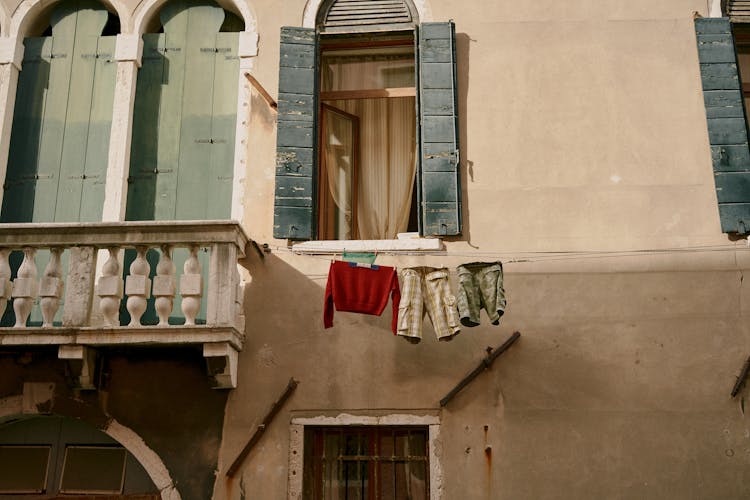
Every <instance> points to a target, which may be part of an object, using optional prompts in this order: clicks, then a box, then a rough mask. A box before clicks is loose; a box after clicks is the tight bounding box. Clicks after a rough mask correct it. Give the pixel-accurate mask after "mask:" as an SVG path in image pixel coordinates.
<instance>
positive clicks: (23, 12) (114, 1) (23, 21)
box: [3, 0, 130, 38]
mask: <svg viewBox="0 0 750 500" xmlns="http://www.w3.org/2000/svg"><path fill="white" fill-rule="evenodd" d="M58 1H59V0H56V1H49V0H24V1H23V2H21V3H20V4H19V5H18V7H16V10H15V11H14V12H13V13H12V15H11V18H10V29H9V33H8V35H9V36H18V37H20V38H23V37H25V36H26V30H27V29H28V26H29V25H30V24H33V23H32V22H31V21H32V19H33V18H35V17H36V16H37V15H39V13H40V12H41V11H42V10H44V9H46V8H47V7H49V6H50V5H51V4H55V3H57V2H58ZM100 1H101V2H102V4H104V5H105V6H107V7H109V8H110V9H111V10H114V11H115V13H116V14H117V17H118V18H120V26H121V28H122V31H123V32H127V30H126V26H127V25H128V24H129V20H130V17H129V16H128V12H130V9H129V8H128V7H127V6H126V5H125V4H124V3H123V2H122V1H121V0H100ZM3 34H5V33H3Z"/></svg>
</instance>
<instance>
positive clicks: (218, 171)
mask: <svg viewBox="0 0 750 500" xmlns="http://www.w3.org/2000/svg"><path fill="white" fill-rule="evenodd" d="M159 20H160V22H161V29H160V30H159V32H157V33H146V34H144V35H143V58H142V65H141V68H140V70H139V71H138V81H137V84H136V95H135V107H134V111H133V136H132V147H131V155H130V172H129V176H128V197H127V205H126V214H125V218H126V220H212V219H229V217H230V214H231V200H232V181H233V172H234V149H235V133H236V127H237V89H238V78H239V57H238V54H237V50H238V47H239V32H240V31H242V30H244V25H243V23H242V20H241V19H240V18H238V17H237V16H235V15H234V14H232V13H230V12H227V11H225V10H224V9H222V8H221V7H219V6H218V5H217V4H215V3H213V2H210V1H209V2H205V1H204V2H189V1H185V0H176V1H171V2H168V3H167V4H165V6H164V7H163V8H162V9H161V11H160V13H159ZM187 257H188V252H187V250H186V249H184V248H179V249H175V250H174V252H173V255H172V259H173V261H174V264H175V267H176V270H177V278H178V279H179V277H180V275H181V274H182V272H183V265H184V262H185V260H186V259H187ZM147 258H148V259H149V262H150V263H151V270H152V273H153V272H154V271H155V269H156V264H157V263H158V261H159V252H158V251H157V250H155V249H151V250H150V251H149V252H148V254H147ZM198 258H199V260H200V263H201V267H202V274H203V283H204V287H205V286H206V284H207V283H208V268H209V262H208V253H207V252H205V251H200V252H199V253H198ZM134 259H135V252H134V251H132V250H128V251H126V252H125V265H124V269H125V270H127V269H128V268H129V266H130V264H131V263H132V262H133V260H134ZM152 278H153V276H152ZM204 297H205V290H204ZM180 307H181V302H180V298H179V297H178V298H177V299H176V300H175V304H174V308H173V314H174V315H173V316H172V317H170V321H173V322H174V323H176V324H181V323H182V322H183V320H184V318H183V317H182V313H181V312H178V311H181V309H180ZM206 307H207V301H206V300H202V301H201V311H200V312H199V314H198V318H197V321H198V323H202V322H205V317H206ZM121 320H122V321H124V322H125V323H127V322H128V321H129V314H128V312H127V310H126V309H125V307H124V301H123V307H121ZM142 321H143V323H144V324H156V323H157V322H158V318H157V316H156V312H155V310H154V299H153V298H151V299H150V300H149V302H148V305H147V309H146V312H145V313H144V315H143V317H142Z"/></svg>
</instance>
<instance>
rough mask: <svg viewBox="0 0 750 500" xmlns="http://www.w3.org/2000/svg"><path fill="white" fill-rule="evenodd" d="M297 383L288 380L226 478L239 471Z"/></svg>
mask: <svg viewBox="0 0 750 500" xmlns="http://www.w3.org/2000/svg"><path fill="white" fill-rule="evenodd" d="M297 384H298V382H297V381H296V380H294V378H290V379H289V384H287V386H286V389H284V393H283V394H282V395H281V396H280V397H279V399H277V400H276V402H275V403H274V404H273V406H271V409H270V410H269V411H268V413H267V414H266V416H265V418H264V419H263V422H261V424H260V425H259V426H258V428H257V429H255V432H254V433H253V435H252V437H251V438H250V441H248V442H247V444H246V445H245V447H244V448H242V451H241V452H240V454H239V455H238V456H237V458H235V459H234V462H232V465H231V466H230V467H229V469H228V470H227V477H232V476H234V475H235V474H236V473H237V471H238V470H239V468H240V466H241V465H242V462H243V461H244V460H245V458H246V457H247V456H248V455H249V454H250V450H252V449H253V447H254V446H255V445H256V444H258V441H260V438H261V436H262V435H263V433H264V432H266V429H267V428H268V425H269V424H270V423H271V420H273V417H275V416H276V414H277V413H278V412H279V410H280V409H281V407H282V406H284V403H285V402H286V400H287V399H289V396H291V395H292V393H293V392H294V389H296V388H297Z"/></svg>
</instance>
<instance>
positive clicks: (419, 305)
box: [397, 267, 461, 343]
mask: <svg viewBox="0 0 750 500" xmlns="http://www.w3.org/2000/svg"><path fill="white" fill-rule="evenodd" d="M448 276H449V271H448V269H445V268H442V269H435V268H434V267H410V268H406V269H402V270H401V280H402V284H401V302H400V304H399V308H398V331H397V334H398V335H402V336H403V337H405V338H406V339H407V340H409V341H411V342H413V343H417V342H419V341H420V340H421V339H422V320H423V318H424V312H425V310H426V311H427V314H429V315H430V320H431V321H432V326H433V328H434V329H435V335H437V338H438V340H450V339H451V338H452V337H453V335H455V334H457V333H458V332H460V331H461V325H460V324H459V321H458V311H457V310H456V297H455V296H454V295H453V293H451V289H450V284H449V281H448Z"/></svg>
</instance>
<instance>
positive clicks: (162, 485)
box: [0, 383, 181, 500]
mask: <svg viewBox="0 0 750 500" xmlns="http://www.w3.org/2000/svg"><path fill="white" fill-rule="evenodd" d="M54 387H55V386H54V384H50V383H26V384H24V385H23V394H22V395H20V396H9V397H6V398H0V422H3V421H5V420H8V419H10V418H13V417H18V416H21V415H39V414H40V413H39V409H38V407H37V405H39V404H43V403H47V402H49V401H51V400H52V398H53V394H54ZM102 431H103V432H104V433H105V434H107V435H108V436H109V437H111V438H112V439H114V440H115V441H117V442H118V443H120V444H121V445H122V446H123V447H125V449H126V450H128V451H129V452H130V453H131V454H132V455H133V456H134V457H135V458H136V460H138V462H139V463H140V464H141V466H143V469H144V470H145V471H146V473H147V474H148V476H149V477H150V478H151V481H153V483H154V485H155V486H156V487H157V488H159V491H160V492H161V498H162V499H163V500H181V497H180V492H179V491H177V488H176V487H175V485H174V481H173V480H172V477H171V476H170V474H169V470H168V469H167V467H166V465H164V462H163V461H162V460H161V458H159V455H157V454H156V452H154V450H152V449H151V448H149V447H148V446H147V445H146V443H145V442H144V441H143V439H142V438H141V437H140V436H139V435H138V434H136V433H135V432H134V431H133V430H132V429H130V428H128V427H125V426H124V425H122V424H121V423H119V422H118V421H117V420H115V419H112V420H110V421H109V423H108V424H107V426H106V427H105V428H104V429H102Z"/></svg>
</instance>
